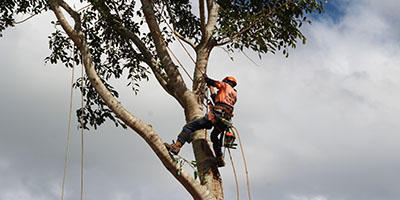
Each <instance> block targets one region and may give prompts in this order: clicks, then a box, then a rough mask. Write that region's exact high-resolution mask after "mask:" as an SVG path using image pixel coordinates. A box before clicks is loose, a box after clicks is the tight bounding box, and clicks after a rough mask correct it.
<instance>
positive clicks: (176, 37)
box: [150, 0, 196, 64]
mask: <svg viewBox="0 0 400 200" xmlns="http://www.w3.org/2000/svg"><path fill="white" fill-rule="evenodd" d="M150 2H151V4H152V5H153V7H154V8H155V9H156V11H157V12H158V14H160V16H161V17H162V18H163V19H164V22H165V24H167V26H168V28H169V29H170V30H171V32H172V33H173V34H174V37H175V39H176V40H178V42H179V43H180V44H181V46H182V47H183V49H184V50H185V51H186V53H187V55H189V57H190V59H191V60H192V61H193V63H194V64H196V61H195V60H194V59H193V57H192V56H191V55H190V53H189V51H188V50H187V49H186V48H185V46H184V45H183V44H182V42H181V41H180V39H179V37H178V36H177V34H176V33H175V31H174V29H173V28H172V27H171V26H170V25H169V24H168V23H167V19H165V17H164V15H163V14H162V13H161V11H160V10H159V9H158V8H157V6H155V3H154V2H153V0H150Z"/></svg>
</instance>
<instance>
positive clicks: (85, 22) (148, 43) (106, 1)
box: [0, 0, 323, 128]
mask: <svg viewBox="0 0 400 200" xmlns="http://www.w3.org/2000/svg"><path fill="white" fill-rule="evenodd" d="M148 1H151V3H152V4H153V5H154V6H155V7H156V8H157V9H155V10H157V11H159V12H155V15H156V18H157V20H158V23H159V26H160V30H161V33H160V35H162V37H163V38H164V39H165V41H166V42H167V43H170V42H173V41H174V40H175V38H174V37H173V33H171V31H170V30H169V29H168V28H167V23H168V24H171V25H172V26H173V28H174V30H175V31H177V32H178V33H179V34H180V35H181V36H182V37H184V38H186V39H188V40H190V41H192V43H193V44H194V45H195V46H196V45H199V44H200V43H201V39H202V34H203V33H202V31H201V30H202V27H201V26H202V25H201V24H202V23H201V19H200V16H199V14H198V13H199V9H198V8H193V2H191V1H189V0H148ZM207 1H210V0H207ZM215 1H216V3H218V5H219V11H218V19H217V24H216V26H215V27H214V30H213V37H212V44H213V47H215V46H223V47H225V48H227V49H228V50H229V51H232V52H233V51H243V50H244V49H250V50H253V51H255V52H257V53H259V55H261V54H264V53H268V52H271V53H275V52H276V51H279V50H281V49H283V53H284V54H285V55H286V56H288V55H289V53H288V48H289V47H292V48H295V47H296V43H297V41H298V40H300V41H303V43H304V42H305V41H306V37H305V36H304V35H303V34H302V33H301V31H300V30H299V28H300V27H301V26H302V24H303V23H304V22H308V23H310V20H309V19H308V17H309V16H310V14H312V13H321V12H323V6H322V2H321V1H317V0H215ZM81 3H82V4H83V5H88V6H85V7H84V8H82V9H81V10H79V13H80V16H81V19H82V27H83V32H84V36H85V38H86V41H87V43H88V45H89V47H90V52H91V54H92V58H93V61H94V63H95V69H96V71H97V73H98V74H99V76H100V77H101V79H102V81H103V82H104V83H105V85H106V87H107V88H108V89H109V90H110V91H111V92H112V93H113V94H114V95H115V96H116V97H118V92H117V91H116V90H115V89H114V88H113V86H112V85H111V84H110V83H109V82H110V80H111V79H119V78H121V77H124V78H127V79H128V84H127V85H128V86H130V87H132V89H133V91H134V92H135V93H136V92H137V91H138V87H139V84H138V82H139V81H141V80H143V79H145V80H147V79H148V75H149V74H150V70H149V68H148V65H147V63H148V62H149V60H147V59H146V57H145V56H144V55H143V52H142V51H140V50H139V49H138V47H137V46H136V45H135V44H134V42H132V40H130V39H129V37H128V36H127V35H126V34H124V33H122V32H121V31H118V30H120V29H119V28H120V27H124V28H126V29H128V30H130V31H131V32H132V33H133V34H135V35H136V36H138V37H139V38H140V39H141V40H142V41H143V44H145V47H146V48H147V49H148V52H150V53H151V54H152V56H153V58H154V59H156V60H158V57H157V53H156V49H155V45H154V43H153V40H152V38H151V35H150V32H151V31H149V28H148V27H147V24H146V23H145V22H146V21H145V17H144V14H143V11H142V10H141V6H140V5H138V4H137V2H136V1H134V0H123V1H119V0H81ZM47 10H49V5H48V3H47V1H45V0H29V1H26V0H2V1H0V36H1V32H2V31H3V30H4V29H5V28H7V27H10V26H14V25H15V24H16V23H15V20H14V17H15V16H16V15H18V14H39V13H41V12H44V11H47ZM205 14H207V13H205ZM165 19H167V20H168V21H165ZM52 23H53V24H54V25H55V31H54V33H52V34H51V35H50V36H49V48H50V50H51V51H52V52H51V54H50V55H49V56H48V57H47V58H46V62H50V63H58V62H61V63H63V64H65V66H67V67H72V66H73V62H76V63H79V62H80V56H79V53H78V50H77V49H76V47H74V46H73V44H72V42H71V40H70V39H69V38H68V36H67V35H66V34H65V33H64V32H63V31H61V30H62V29H61V28H59V23H58V22H52ZM71 52H72V53H71ZM85 84H86V87H85V91H84V93H85V105H86V106H85V112H84V113H85V115H84V127H85V128H88V126H92V127H94V128H97V127H98V126H99V125H101V124H103V123H104V122H105V121H106V119H110V120H112V121H114V122H115V124H116V126H118V125H122V127H125V125H124V124H123V122H121V121H120V120H119V119H117V118H116V117H115V115H114V114H113V113H112V112H111V110H110V109H109V108H108V107H107V106H106V105H105V103H104V101H103V100H102V99H101V98H100V97H99V96H98V94H97V93H96V92H95V91H94V89H93V87H91V85H90V81H89V80H87V78H85ZM79 86H80V80H77V82H76V83H75V87H79ZM81 112H82V110H78V111H77V114H78V115H80V113H81Z"/></svg>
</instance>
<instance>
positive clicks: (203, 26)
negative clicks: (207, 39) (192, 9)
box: [199, 0, 206, 35]
mask: <svg viewBox="0 0 400 200" xmlns="http://www.w3.org/2000/svg"><path fill="white" fill-rule="evenodd" d="M199 5H200V6H199V7H200V22H201V26H200V27H201V33H202V34H203V35H204V32H205V29H206V16H205V13H204V12H205V11H204V0H199Z"/></svg>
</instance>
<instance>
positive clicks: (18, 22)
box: [14, 8, 46, 25]
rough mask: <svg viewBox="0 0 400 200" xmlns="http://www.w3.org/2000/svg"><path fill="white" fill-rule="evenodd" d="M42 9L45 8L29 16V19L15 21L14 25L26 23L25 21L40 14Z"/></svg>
mask: <svg viewBox="0 0 400 200" xmlns="http://www.w3.org/2000/svg"><path fill="white" fill-rule="evenodd" d="M44 9H46V8H42V9H41V10H40V11H39V12H38V13H34V14H31V15H30V16H29V17H27V18H26V19H23V20H21V21H16V22H14V25H17V24H22V23H24V22H26V21H28V20H30V19H32V18H33V17H34V16H36V15H38V14H39V13H41V12H42V11H43V10H44Z"/></svg>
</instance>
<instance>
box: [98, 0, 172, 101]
mask: <svg viewBox="0 0 400 200" xmlns="http://www.w3.org/2000/svg"><path fill="white" fill-rule="evenodd" d="M95 8H96V9H97V10H98V11H99V12H100V13H104V17H106V18H107V20H108V21H109V24H110V26H111V27H112V28H113V29H115V30H116V31H117V32H118V33H120V34H121V35H122V36H124V37H125V38H127V39H129V40H130V41H132V42H133V43H134V44H135V46H136V47H137V48H138V49H139V51H140V52H141V53H142V54H143V56H144V58H145V59H144V61H145V62H146V64H147V65H148V66H149V67H150V69H151V70H152V71H153V73H154V75H155V77H156V79H157V81H158V82H159V84H160V85H161V87H162V88H163V89H164V90H165V91H166V92H168V93H169V94H171V95H172V94H173V93H172V92H171V91H170V90H169V89H168V88H167V83H168V76H167V75H166V74H165V73H164V72H163V71H162V69H161V68H160V63H158V62H157V61H156V59H154V56H153V55H152V54H151V52H150V51H149V50H148V49H147V48H146V45H145V44H144V43H143V41H142V40H141V39H140V38H139V37H138V36H137V35H136V34H135V33H134V32H133V31H131V30H129V29H128V28H126V27H125V26H124V25H123V23H122V22H121V21H120V18H119V19H118V20H117V19H115V18H113V17H112V14H111V13H110V10H108V9H104V6H95ZM116 13H118V12H117V10H116ZM118 17H119V16H118Z"/></svg>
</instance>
